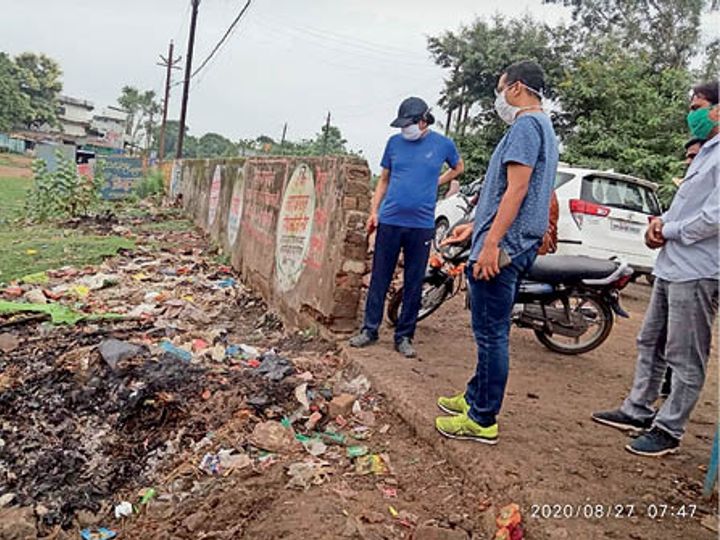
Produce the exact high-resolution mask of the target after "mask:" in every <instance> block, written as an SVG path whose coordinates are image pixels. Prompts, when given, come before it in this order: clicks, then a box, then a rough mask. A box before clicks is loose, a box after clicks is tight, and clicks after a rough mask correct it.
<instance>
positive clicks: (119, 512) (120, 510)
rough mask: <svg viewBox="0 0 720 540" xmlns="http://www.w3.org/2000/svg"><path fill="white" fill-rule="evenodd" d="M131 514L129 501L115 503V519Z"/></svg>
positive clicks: (131, 506)
mask: <svg viewBox="0 0 720 540" xmlns="http://www.w3.org/2000/svg"><path fill="white" fill-rule="evenodd" d="M132 514H133V505H132V503H131V502H128V501H123V502H121V503H120V504H117V505H115V519H122V518H125V517H130V516H132Z"/></svg>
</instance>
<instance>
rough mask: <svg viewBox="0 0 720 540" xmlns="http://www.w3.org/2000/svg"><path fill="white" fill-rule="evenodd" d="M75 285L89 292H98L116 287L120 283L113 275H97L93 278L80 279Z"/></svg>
mask: <svg viewBox="0 0 720 540" xmlns="http://www.w3.org/2000/svg"><path fill="white" fill-rule="evenodd" d="M76 283H77V284H78V285H81V286H84V287H86V288H87V289H88V290H90V291H99V290H102V289H106V288H107V287H112V286H114V285H117V284H118V283H120V278H119V277H118V276H114V275H109V274H103V273H99V274H95V275H94V276H85V277H83V278H80V279H79V280H77V282H76Z"/></svg>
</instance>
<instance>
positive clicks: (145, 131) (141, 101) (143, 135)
mask: <svg viewBox="0 0 720 540" xmlns="http://www.w3.org/2000/svg"><path fill="white" fill-rule="evenodd" d="M118 104H119V105H120V106H121V107H122V108H123V109H124V110H126V111H127V112H128V133H127V134H128V135H130V141H131V145H132V147H133V148H134V149H135V150H137V149H140V148H143V147H145V149H148V148H149V147H150V142H151V137H152V134H153V131H154V127H155V125H156V124H157V120H158V116H159V114H160V112H161V110H162V108H161V107H160V104H159V103H158V101H157V100H156V96H155V92H154V91H153V90H146V91H144V92H141V91H140V90H138V89H137V88H135V87H133V86H123V88H122V92H121V94H120V97H119V98H118ZM143 140H144V141H145V144H143ZM166 148H167V147H166Z"/></svg>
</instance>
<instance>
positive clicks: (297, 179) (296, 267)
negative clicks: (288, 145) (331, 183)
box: [275, 163, 315, 292]
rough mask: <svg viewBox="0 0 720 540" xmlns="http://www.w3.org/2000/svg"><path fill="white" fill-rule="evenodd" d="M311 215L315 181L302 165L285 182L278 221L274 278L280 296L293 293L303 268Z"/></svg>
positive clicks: (310, 171) (308, 240) (311, 224)
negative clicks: (281, 293) (283, 293)
mask: <svg viewBox="0 0 720 540" xmlns="http://www.w3.org/2000/svg"><path fill="white" fill-rule="evenodd" d="M314 213H315V181H314V179H313V173H312V169H310V167H308V166H307V165H306V164H304V163H302V164H300V165H298V166H297V167H296V168H295V171H293V174H292V176H291V177H290V180H289V181H288V184H287V187H286V188H285V193H284V195H283V199H282V206H281V207H280V216H279V218H278V228H277V236H276V238H277V240H276V244H275V270H276V272H275V276H276V282H277V288H278V290H279V291H280V292H287V291H290V290H291V289H293V288H294V287H295V285H296V284H297V282H298V279H300V275H301V274H302V272H303V270H304V268H305V264H306V260H305V259H306V257H307V253H308V249H309V247H310V236H311V234H312V228H313V214H314Z"/></svg>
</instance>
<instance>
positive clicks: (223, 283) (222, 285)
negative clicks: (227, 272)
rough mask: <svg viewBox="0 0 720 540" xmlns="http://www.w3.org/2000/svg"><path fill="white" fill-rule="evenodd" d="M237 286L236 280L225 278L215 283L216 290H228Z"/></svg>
mask: <svg viewBox="0 0 720 540" xmlns="http://www.w3.org/2000/svg"><path fill="white" fill-rule="evenodd" d="M236 284H237V280H236V279H235V278H231V277H229V278H225V279H222V280H220V281H218V282H216V283H215V286H216V287H217V288H218V289H229V288H230V287H234V286H235V285H236Z"/></svg>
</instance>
